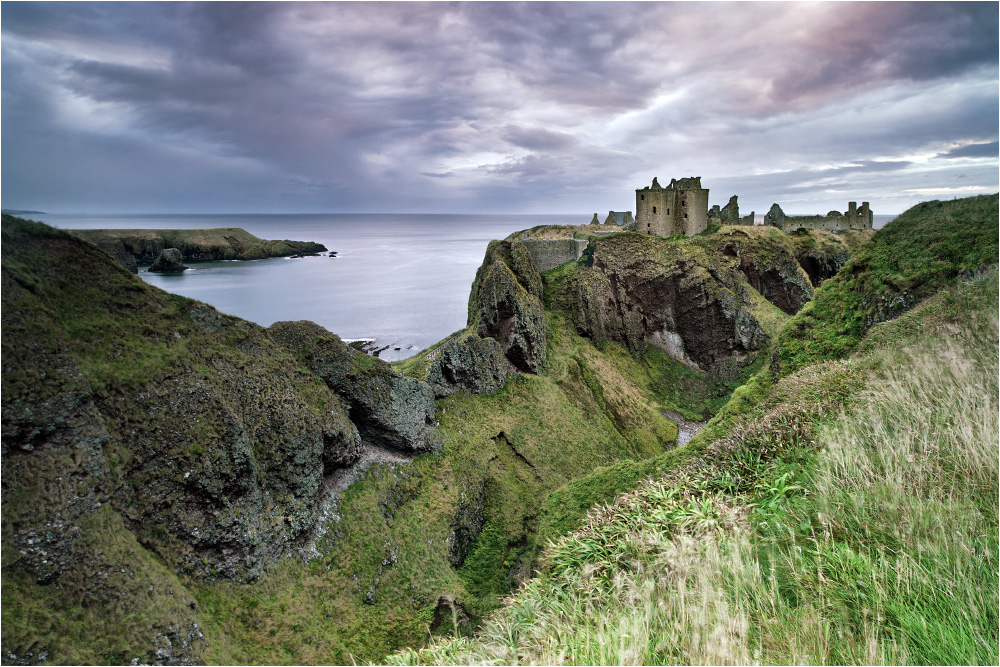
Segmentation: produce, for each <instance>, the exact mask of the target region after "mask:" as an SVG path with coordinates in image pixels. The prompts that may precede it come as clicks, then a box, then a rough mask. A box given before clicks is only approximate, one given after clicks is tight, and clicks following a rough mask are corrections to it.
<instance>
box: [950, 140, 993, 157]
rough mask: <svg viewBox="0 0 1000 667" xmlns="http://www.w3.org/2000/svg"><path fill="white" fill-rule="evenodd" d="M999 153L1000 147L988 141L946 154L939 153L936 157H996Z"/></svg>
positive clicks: (962, 147)
mask: <svg viewBox="0 0 1000 667" xmlns="http://www.w3.org/2000/svg"><path fill="white" fill-rule="evenodd" d="M998 151H1000V145H998V143H997V142H996V141H989V142H986V143H982V144H968V145H966V146H959V147H958V148H953V149H951V150H950V151H948V152H947V153H941V154H939V155H938V157H942V158H958V157H996V156H997V153H998Z"/></svg>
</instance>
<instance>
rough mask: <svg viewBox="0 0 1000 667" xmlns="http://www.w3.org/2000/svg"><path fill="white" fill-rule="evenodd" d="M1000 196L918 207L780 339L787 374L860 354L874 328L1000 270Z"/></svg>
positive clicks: (881, 234) (884, 232)
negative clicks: (961, 281)
mask: <svg viewBox="0 0 1000 667" xmlns="http://www.w3.org/2000/svg"><path fill="white" fill-rule="evenodd" d="M997 249H998V231H997V195H991V196H985V195H984V196H979V197H971V198H968V199H959V200H954V201H931V202H924V203H922V204H918V205H917V206H914V207H913V208H911V209H909V210H908V211H906V212H905V213H903V214H902V215H900V216H899V217H898V218H896V219H895V220H893V221H892V222H890V223H889V224H888V225H886V226H885V227H884V228H883V229H880V230H879V231H878V232H876V234H875V235H874V237H873V238H872V240H871V241H870V242H869V243H867V244H865V245H864V246H863V247H862V248H861V249H860V250H859V251H858V254H857V255H856V256H855V257H854V258H852V260H851V261H850V262H848V264H847V265H846V266H845V267H844V269H843V270H842V271H841V272H840V273H839V274H838V275H837V276H836V277H835V278H832V279H831V280H828V281H827V282H826V283H824V284H823V286H822V288H820V290H819V291H818V292H817V293H816V297H815V299H814V300H813V301H812V302H811V303H810V304H808V305H807V306H806V307H805V308H803V310H802V312H801V313H799V314H798V316H797V317H796V318H795V319H794V320H793V321H792V322H790V323H789V325H788V326H787V327H786V328H785V329H784V330H783V332H782V334H781V336H780V338H779V343H778V344H779V350H780V352H779V361H780V369H781V370H780V372H781V373H782V374H786V373H789V372H792V371H794V370H795V369H797V368H802V367H803V366H805V365H808V364H810V363H815V362H817V361H822V360H824V359H838V358H842V357H843V356H845V355H847V354H850V353H851V352H853V351H854V350H855V349H856V347H857V345H858V343H859V342H860V340H861V337H862V336H863V335H864V334H865V332H866V331H868V329H870V328H871V327H872V326H873V325H875V324H877V323H879V322H883V321H887V320H890V319H892V318H894V317H896V316H898V315H900V314H902V313H904V312H905V311H907V310H909V309H910V308H912V307H913V306H915V305H916V304H917V303H919V302H920V301H921V300H923V299H924V298H926V297H928V296H930V295H932V294H934V293H935V292H936V291H937V290H938V289H940V288H941V287H942V286H943V285H944V284H945V283H946V282H947V281H948V280H951V279H953V278H955V277H956V276H958V275H961V274H964V273H968V272H971V271H976V270H978V269H981V268H983V267H985V266H988V265H992V264H996V263H997Z"/></svg>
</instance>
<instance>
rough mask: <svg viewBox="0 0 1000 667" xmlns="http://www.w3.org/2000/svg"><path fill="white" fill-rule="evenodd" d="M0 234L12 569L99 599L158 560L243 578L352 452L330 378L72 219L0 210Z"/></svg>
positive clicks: (312, 507)
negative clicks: (58, 221)
mask: <svg viewBox="0 0 1000 667" xmlns="http://www.w3.org/2000/svg"><path fill="white" fill-rule="evenodd" d="M2 250H3V262H2V275H3V289H2V295H3V311H4V328H3V355H2V356H3V364H4V368H3V371H4V372H3V422H2V425H3V428H2V446H3V468H2V476H3V494H4V495H3V497H4V512H3V522H4V528H3V530H4V540H5V548H6V545H7V544H9V545H10V547H11V548H12V549H14V551H13V552H12V553H16V554H18V556H17V557H16V558H14V559H13V560H11V561H9V562H8V561H7V560H6V558H5V562H4V568H5V571H6V568H7V567H13V568H15V569H16V570H18V571H20V572H24V573H26V574H29V575H30V576H31V577H33V578H34V579H35V580H37V581H39V582H44V583H52V582H60V581H72V582H76V583H74V584H73V585H74V586H75V587H82V590H83V593H82V595H83V596H84V599H85V601H86V600H90V603H93V604H100V603H102V601H104V600H105V598H106V599H107V601H113V600H121V599H123V596H124V597H127V598H128V599H130V600H132V599H133V598H134V600H139V599H140V598H139V592H138V591H132V590H131V587H133V586H135V585H138V584H136V583H135V582H139V583H140V584H141V582H142V581H144V580H145V579H146V578H148V577H149V576H153V575H152V574H151V573H153V572H154V571H155V572H161V574H162V573H163V572H170V571H171V570H172V571H174V572H184V573H188V574H191V575H194V576H197V577H199V578H202V579H209V580H211V579H232V580H239V581H247V580H252V579H254V578H256V577H257V576H259V575H260V574H261V573H262V572H263V569H264V567H265V566H266V565H267V564H269V563H271V562H274V561H275V560H276V559H277V558H278V557H280V556H281V555H282V554H284V553H286V552H287V550H288V549H289V548H292V546H293V545H294V543H295V541H296V539H298V538H299V537H300V536H302V535H303V534H305V532H306V531H307V530H308V529H310V528H311V527H312V526H313V524H314V523H315V521H316V519H317V511H316V506H317V496H318V493H319V489H320V485H321V482H322V481H323V478H324V475H326V474H329V473H330V472H331V471H332V470H335V469H336V468H338V467H343V466H346V465H349V464H351V463H353V462H354V461H355V460H357V458H358V456H359V454H360V447H361V439H360V437H359V434H358V430H357V428H356V427H355V425H354V424H353V423H351V421H350V420H349V419H348V416H347V414H346V412H345V410H344V409H343V408H342V406H341V402H340V401H339V400H338V398H337V397H336V396H335V395H334V394H333V393H332V392H330V391H329V389H327V387H326V386H325V385H324V384H323V382H322V381H321V380H320V379H319V378H317V377H316V376H315V375H314V374H313V373H312V372H311V371H310V370H309V369H308V368H307V367H306V366H304V365H303V364H301V363H300V362H299V361H298V360H297V359H296V357H295V356H294V355H293V354H291V353H290V352H289V351H288V350H286V349H285V348H283V347H280V346H277V345H275V344H274V343H273V342H272V341H271V339H270V338H269V337H268V335H267V333H266V332H265V330H264V329H262V328H261V327H259V326H257V325H254V324H252V323H249V322H246V321H243V320H240V319H238V318H235V317H230V316H226V315H222V314H221V313H218V312H217V311H215V310H214V309H213V308H211V307H210V306H207V305H206V304H200V303H198V302H196V301H192V300H190V299H186V298H184V297H180V296H175V295H171V294H167V293H166V292H163V291H161V290H158V289H156V288H154V287H151V286H149V285H147V284H145V283H143V281H141V280H140V279H139V278H138V277H136V276H132V275H130V274H129V273H127V272H125V271H122V270H121V269H120V268H118V267H117V266H116V265H115V264H113V263H112V262H111V261H110V259H109V258H108V257H107V256H106V255H105V254H104V253H101V252H99V251H97V250H96V249H94V248H92V247H90V246H88V245H87V244H84V243H81V242H80V241H79V240H77V239H75V238H73V237H72V236H70V235H69V234H66V233H64V232H60V231H59V230H54V229H52V228H49V227H46V226H44V225H41V224H37V223H28V222H25V221H19V220H12V219H7V218H5V220H4V226H3V244H2ZM112 535H114V536H115V537H114V539H115V540H116V542H115V546H114V550H113V551H109V546H108V544H107V543H106V540H108V539H111V536H112ZM8 540H9V542H8ZM122 550H124V551H122ZM6 553H7V552H6V551H5V554H6ZM114 553H130V554H132V555H130V556H128V557H125V556H122V557H123V558H124V560H123V561H122V563H118V561H114V560H113V555H112V554H114ZM102 554H103V555H102ZM144 554H145V555H144ZM149 554H157V559H158V560H156V562H155V563H154V562H153V561H151V560H150V556H149ZM109 558H112V560H109ZM112 566H113V567H114V569H113V570H111V568H112ZM164 568H166V569H164ZM108 571H113V572H114V573H115V574H114V576H113V577H111V578H108V577H107V572H108ZM99 572H103V573H104V574H103V575H101V576H99V575H98V573H99ZM157 576H159V575H157ZM88 582H89V583H88ZM142 599H147V598H142ZM149 599H153V598H152V597H149Z"/></svg>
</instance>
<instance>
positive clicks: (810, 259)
mask: <svg viewBox="0 0 1000 667" xmlns="http://www.w3.org/2000/svg"><path fill="white" fill-rule="evenodd" d="M872 234H874V232H872V231H870V230H849V233H847V232H845V233H841V234H834V233H833V232H827V231H822V230H818V229H812V230H809V229H798V230H796V231H794V232H792V233H790V234H789V235H788V240H789V241H790V242H791V243H792V246H793V248H794V249H795V259H796V261H797V262H798V263H799V266H801V267H802V269H803V270H804V271H805V272H806V273H807V274H808V275H809V281H810V282H811V283H812V285H813V287H819V286H820V284H821V283H822V282H823V281H824V280H827V279H828V278H832V277H833V276H835V275H837V272H838V271H840V269H841V268H842V267H843V266H844V264H846V263H847V260H849V259H850V258H851V255H852V254H853V253H854V252H855V249H852V244H854V243H855V242H856V241H860V242H862V243H863V240H867V239H870V238H871V236H872ZM860 245H861V243H858V247H860Z"/></svg>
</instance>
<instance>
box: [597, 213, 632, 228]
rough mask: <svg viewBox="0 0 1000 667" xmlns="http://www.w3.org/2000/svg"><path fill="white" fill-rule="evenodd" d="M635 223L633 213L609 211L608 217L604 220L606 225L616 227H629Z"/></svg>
mask: <svg viewBox="0 0 1000 667" xmlns="http://www.w3.org/2000/svg"><path fill="white" fill-rule="evenodd" d="M634 223H635V220H634V219H633V218H632V211H608V217H607V218H605V219H604V224H605V225H615V226H618V227H628V226H629V225H632V224H634Z"/></svg>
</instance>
